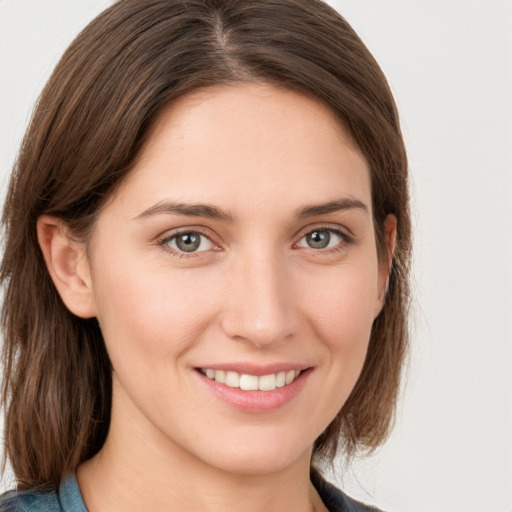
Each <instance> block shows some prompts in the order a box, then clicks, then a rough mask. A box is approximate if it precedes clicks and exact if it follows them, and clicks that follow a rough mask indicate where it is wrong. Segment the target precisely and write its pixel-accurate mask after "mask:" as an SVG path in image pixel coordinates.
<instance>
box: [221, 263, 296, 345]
mask: <svg viewBox="0 0 512 512" xmlns="http://www.w3.org/2000/svg"><path fill="white" fill-rule="evenodd" d="M240 260H241V261H239V262H237V263H236V264H235V265H234V266H233V267H232V268H231V271H230V272H229V277H228V278H227V279H226V282H225V286H226V288H225V292H226V295H225V297H226V300H225V303H224V304H225V306H224V309H223V312H222V319H221V325H222V329H223V331H224V332H225V334H227V335H228V336H229V337H230V338H233V339H236V340H238V341H244V342H247V343H251V344H252V345H254V346H256V347H258V348H263V347H266V346H269V345H275V344H279V343H281V342H283V341H286V340H288V339H289V338H291V337H292V336H293V335H295V334H296V333H297V331H298V324H299V314H298V310H297V305H296V298H297V294H296V293H295V292H294V290H293V279H292V278H291V275H290V272H289V271H288V270H287V268H286V264H284V263H283V262H279V260H278V258H277V257H275V256H272V255H265V254H257V255H252V256H249V257H245V258H241V259H240Z"/></svg>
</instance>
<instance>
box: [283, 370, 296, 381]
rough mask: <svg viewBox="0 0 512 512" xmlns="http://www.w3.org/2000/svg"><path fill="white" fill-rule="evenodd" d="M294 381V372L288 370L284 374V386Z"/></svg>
mask: <svg viewBox="0 0 512 512" xmlns="http://www.w3.org/2000/svg"><path fill="white" fill-rule="evenodd" d="M294 379H295V370H290V371H289V372H287V373H286V377H285V382H286V384H291V383H292V382H293V380H294Z"/></svg>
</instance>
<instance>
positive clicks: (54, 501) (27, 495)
mask: <svg viewBox="0 0 512 512" xmlns="http://www.w3.org/2000/svg"><path fill="white" fill-rule="evenodd" d="M35 511H38V512H61V511H62V507H61V506H60V503H59V498H58V496H57V493H56V492H54V491H48V492H35V491H21V492H18V491H10V492H7V493H5V494H3V495H2V496H0V512H35Z"/></svg>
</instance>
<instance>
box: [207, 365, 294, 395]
mask: <svg viewBox="0 0 512 512" xmlns="http://www.w3.org/2000/svg"><path fill="white" fill-rule="evenodd" d="M198 370H199V372H200V373H201V374H202V375H204V376H205V377H207V378H208V379H210V380H214V381H215V382H218V383H219V384H224V385H226V386H229V387H230V388H239V389H242V390H244V391H274V390H275V389H277V388H282V387H285V386H287V385H288V384H291V383H292V382H293V381H294V380H295V379H296V378H297V377H298V376H299V375H300V374H301V373H302V371H301V370H289V371H283V372H278V373H270V374H268V375H260V376H257V375H250V374H247V373H238V372H234V371H224V370H213V369H211V368H199V369H198Z"/></svg>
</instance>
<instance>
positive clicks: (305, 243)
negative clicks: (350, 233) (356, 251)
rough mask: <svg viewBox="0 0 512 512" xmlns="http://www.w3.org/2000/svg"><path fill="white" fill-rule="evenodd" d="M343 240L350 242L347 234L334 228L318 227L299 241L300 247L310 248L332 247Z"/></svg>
mask: <svg viewBox="0 0 512 512" xmlns="http://www.w3.org/2000/svg"><path fill="white" fill-rule="evenodd" d="M342 242H348V240H347V236H346V235H344V234H343V233H342V232H341V231H339V230H336V229H332V228H318V229H314V230H313V231H310V232H309V233H306V234H305V235H304V236H303V237H302V238H301V239H300V240H299V242H298V244H297V246H298V247H307V248H310V249H331V248H334V247H337V246H338V245H340V243H342Z"/></svg>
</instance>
